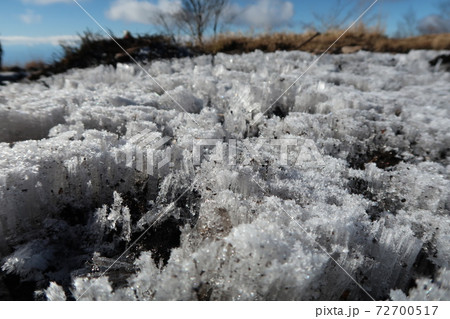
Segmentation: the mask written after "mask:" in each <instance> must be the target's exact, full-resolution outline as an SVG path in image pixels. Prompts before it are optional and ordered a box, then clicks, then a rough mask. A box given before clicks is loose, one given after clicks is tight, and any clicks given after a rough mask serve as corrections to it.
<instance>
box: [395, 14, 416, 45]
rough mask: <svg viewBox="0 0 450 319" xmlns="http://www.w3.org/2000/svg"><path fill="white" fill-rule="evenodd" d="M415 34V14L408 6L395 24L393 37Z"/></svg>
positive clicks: (405, 36)
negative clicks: (395, 29)
mask: <svg viewBox="0 0 450 319" xmlns="http://www.w3.org/2000/svg"><path fill="white" fill-rule="evenodd" d="M415 35H417V16H416V13H415V12H414V10H413V8H412V7H410V8H409V10H408V12H406V13H405V14H404V15H403V16H402V20H401V21H400V22H399V23H398V24H397V31H396V32H395V37H397V38H408V37H413V36H415Z"/></svg>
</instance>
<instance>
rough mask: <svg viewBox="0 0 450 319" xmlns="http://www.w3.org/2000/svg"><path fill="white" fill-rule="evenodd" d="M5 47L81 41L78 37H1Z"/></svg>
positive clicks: (0, 39)
mask: <svg viewBox="0 0 450 319" xmlns="http://www.w3.org/2000/svg"><path fill="white" fill-rule="evenodd" d="M0 41H1V42H2V44H3V45H5V46H6V45H30V46H31V45H37V44H51V45H59V44H60V43H62V42H64V43H67V44H76V43H78V42H79V41H80V37H79V36H77V35H55V36H48V37H26V36H0Z"/></svg>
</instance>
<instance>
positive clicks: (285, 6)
mask: <svg viewBox="0 0 450 319" xmlns="http://www.w3.org/2000/svg"><path fill="white" fill-rule="evenodd" d="M228 14H229V15H235V16H236V18H235V19H234V21H233V22H234V23H236V24H240V25H244V26H248V27H252V28H263V29H272V28H277V27H281V26H285V25H288V24H289V23H290V22H291V20H292V17H293V16H294V5H293V4H292V2H290V1H281V0H258V1H257V2H256V3H255V4H252V5H250V6H248V7H245V8H242V7H240V6H239V5H237V4H234V5H232V6H231V7H230V12H229V13H228Z"/></svg>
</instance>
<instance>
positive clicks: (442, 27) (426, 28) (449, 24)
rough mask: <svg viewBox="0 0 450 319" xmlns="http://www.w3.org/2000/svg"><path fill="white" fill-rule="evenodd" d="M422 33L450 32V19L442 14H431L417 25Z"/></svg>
mask: <svg viewBox="0 0 450 319" xmlns="http://www.w3.org/2000/svg"><path fill="white" fill-rule="evenodd" d="M417 29H418V30H419V32H420V33H422V34H430V33H447V32H450V20H449V19H445V18H444V17H442V16H440V15H434V14H433V15H429V16H426V17H425V18H423V19H422V20H420V21H419V25H418V27H417Z"/></svg>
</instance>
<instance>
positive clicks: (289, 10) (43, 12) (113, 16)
mask: <svg viewBox="0 0 450 319" xmlns="http://www.w3.org/2000/svg"><path fill="white" fill-rule="evenodd" d="M78 1H79V2H80V4H81V5H82V6H83V7H84V8H85V9H86V10H87V11H88V12H89V13H90V14H92V16H94V17H95V18H96V19H97V20H98V22H99V23H100V24H101V25H102V26H104V27H105V28H108V29H110V30H112V31H113V32H114V33H115V34H117V35H121V34H122V31H123V30H125V29H126V30H130V31H131V32H132V33H152V32H155V31H156V29H155V27H154V26H152V25H151V24H149V23H148V21H147V20H146V16H147V15H148V12H150V11H151V10H154V9H163V10H171V8H172V9H173V8H174V7H175V6H176V1H177V0H146V1H145V0H78ZM171 1H172V2H171ZM337 1H338V0H297V1H295V0H291V1H284V0H255V1H250V0H241V1H237V0H235V1H232V3H233V7H234V9H235V10H237V11H240V12H244V11H245V12H246V13H245V14H244V15H242V16H241V17H240V18H239V24H238V26H236V27H235V28H237V29H240V30H243V31H244V32H245V31H248V30H249V29H251V28H252V29H255V30H261V29H264V28H266V27H267V26H268V25H270V26H272V27H273V28H272V29H274V30H288V31H299V32H300V31H302V23H307V22H311V21H313V20H314V18H313V15H312V13H313V12H318V13H320V12H327V11H330V10H332V9H333V7H334V6H335V5H336V3H337ZM342 1H352V0H342ZM353 1H355V2H356V1H358V0H353ZM369 2H370V1H369ZM439 2H440V1H439V0H426V1H424V0H379V1H378V3H377V4H376V5H375V6H374V8H373V9H372V10H371V12H370V13H371V14H380V15H381V17H382V19H383V20H384V22H385V24H386V27H387V28H386V31H387V33H388V34H393V33H394V32H395V30H396V28H397V21H399V19H401V17H402V15H404V14H405V13H406V12H408V10H410V9H413V10H414V11H415V13H416V15H417V18H418V19H421V18H424V17H426V16H428V15H431V14H438V13H439V11H438V10H437V4H438V3H439ZM369 4H370V3H369ZM366 7H367V5H366ZM362 11H363V8H361V10H360V12H356V11H355V12H354V13H353V16H354V18H356V17H357V16H358V15H359V14H360V13H361V12H362ZM87 28H89V29H91V30H92V31H99V30H100V29H99V28H98V26H97V25H96V24H95V23H94V22H93V21H92V20H91V19H90V18H89V17H88V16H87V15H86V14H85V13H84V12H83V11H82V10H81V9H80V8H79V7H78V6H77V5H76V4H75V3H74V1H73V0H1V1H0V39H1V41H2V44H3V50H4V64H15V63H19V64H22V63H24V62H26V61H28V60H33V59H44V60H47V61H48V60H49V59H50V58H51V57H52V55H54V54H55V53H57V52H58V42H59V40H61V39H65V40H70V39H72V38H73V36H75V35H77V34H78V33H81V32H83V31H84V30H86V29H87Z"/></svg>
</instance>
